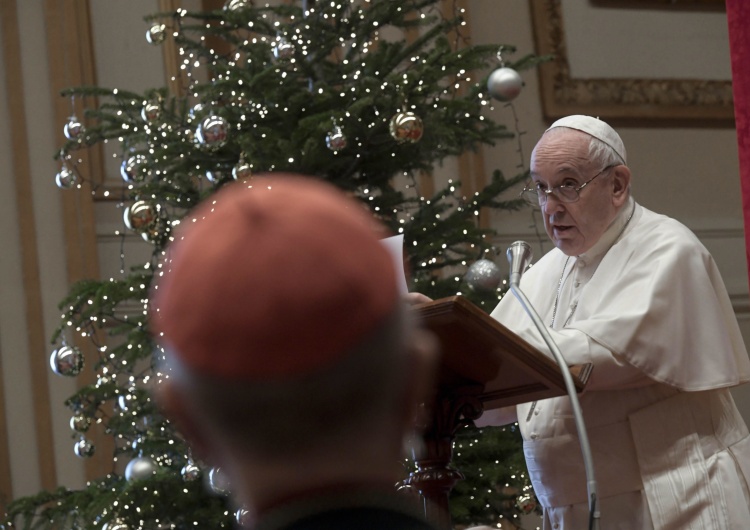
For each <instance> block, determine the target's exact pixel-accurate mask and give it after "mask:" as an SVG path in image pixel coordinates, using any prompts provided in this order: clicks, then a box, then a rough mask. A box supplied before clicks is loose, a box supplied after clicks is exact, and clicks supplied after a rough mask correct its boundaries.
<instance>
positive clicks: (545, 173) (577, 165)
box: [531, 129, 624, 256]
mask: <svg viewBox="0 0 750 530" xmlns="http://www.w3.org/2000/svg"><path fill="white" fill-rule="evenodd" d="M589 139H590V137H589V136H588V135H587V134H585V133H582V132H579V131H575V130H572V129H563V130H561V131H557V130H555V132H554V133H552V134H550V133H547V134H545V135H544V136H543V137H542V139H541V140H540V141H539V143H538V144H537V145H536V147H535V148H534V152H533V153H532V155H531V177H532V179H533V180H534V183H535V184H540V185H541V186H542V187H544V188H546V189H550V188H554V187H555V186H560V185H572V186H575V187H579V186H581V185H582V184H583V183H585V182H586V181H587V180H589V179H591V178H592V177H593V176H595V175H596V174H597V173H599V172H600V171H601V170H602V169H604V168H602V167H599V166H598V165H595V164H594V163H592V162H591V161H590V160H589V158H588V146H589ZM613 171H614V170H613V169H610V170H607V171H605V172H604V173H602V174H601V175H599V176H598V177H597V178H596V179H594V180H593V181H591V182H590V183H589V184H587V185H586V187H585V188H583V189H582V190H581V191H580V197H579V199H578V201H576V202H571V203H565V202H562V201H560V200H559V199H558V198H557V196H556V195H555V194H554V193H552V194H550V195H548V197H547V202H546V203H545V204H544V205H542V206H541V209H542V216H543V218H544V227H545V229H546V230H547V235H549V237H550V239H551V240H552V242H553V243H554V244H555V246H556V247H557V248H559V249H560V250H562V251H563V252H564V253H565V254H567V255H568V256H578V255H580V254H583V253H584V252H586V251H588V250H589V249H590V248H591V247H592V246H594V244H595V243H596V242H597V241H598V240H599V238H600V237H601V236H602V234H603V233H604V232H605V230H606V229H607V227H608V226H609V224H610V223H611V222H612V220H613V219H614V217H615V214H616V213H617V211H618V209H619V207H620V206H621V205H622V204H623V203H624V199H623V196H622V194H618V193H616V192H615V189H616V186H615V184H614V183H613V175H611V173H612V172H613Z"/></svg>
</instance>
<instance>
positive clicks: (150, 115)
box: [141, 101, 161, 123]
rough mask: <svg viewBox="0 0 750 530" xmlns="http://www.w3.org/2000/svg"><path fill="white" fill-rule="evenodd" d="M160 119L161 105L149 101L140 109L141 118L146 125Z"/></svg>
mask: <svg viewBox="0 0 750 530" xmlns="http://www.w3.org/2000/svg"><path fill="white" fill-rule="evenodd" d="M160 117H161V105H159V103H157V102H155V101H149V102H147V103H146V104H145V105H143V108H142V109H141V118H142V119H143V121H145V122H146V123H153V122H155V121H156V120H158V119H159V118H160Z"/></svg>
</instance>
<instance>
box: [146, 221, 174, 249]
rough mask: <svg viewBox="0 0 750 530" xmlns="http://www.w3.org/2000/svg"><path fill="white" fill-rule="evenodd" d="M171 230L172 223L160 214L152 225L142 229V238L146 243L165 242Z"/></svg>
mask: <svg viewBox="0 0 750 530" xmlns="http://www.w3.org/2000/svg"><path fill="white" fill-rule="evenodd" d="M171 232H172V225H171V224H170V223H169V221H168V220H167V219H165V218H164V217H161V216H159V217H157V218H156V221H155V222H154V223H153V224H152V225H150V226H148V227H147V228H146V229H145V230H143V231H141V238H142V239H143V240H144V241H145V242H146V243H152V244H156V243H159V242H164V241H165V240H166V238H167V237H169V234H170V233H171Z"/></svg>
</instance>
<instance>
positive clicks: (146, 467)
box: [125, 456, 159, 482]
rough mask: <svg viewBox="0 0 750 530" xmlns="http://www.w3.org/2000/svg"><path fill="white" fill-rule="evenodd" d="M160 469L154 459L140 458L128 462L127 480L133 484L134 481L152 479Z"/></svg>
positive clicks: (126, 468) (126, 469)
mask: <svg viewBox="0 0 750 530" xmlns="http://www.w3.org/2000/svg"><path fill="white" fill-rule="evenodd" d="M158 468H159V464H157V463H156V462H155V461H154V459H153V458H150V457H148V456H139V457H137V458H134V459H133V460H131V461H130V462H128V465H127V467H125V480H127V481H128V482H132V481H134V480H143V479H147V478H150V477H152V476H153V475H154V473H156V470H157V469H158Z"/></svg>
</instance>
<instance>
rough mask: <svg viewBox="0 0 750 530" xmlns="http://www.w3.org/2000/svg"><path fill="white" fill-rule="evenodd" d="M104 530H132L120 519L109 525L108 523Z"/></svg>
mask: <svg viewBox="0 0 750 530" xmlns="http://www.w3.org/2000/svg"><path fill="white" fill-rule="evenodd" d="M102 530H130V527H129V526H128V525H127V523H126V522H125V521H123V520H122V519H120V518H117V519H112V520H111V521H109V522H108V523H106V524H105V525H104V526H102Z"/></svg>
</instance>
